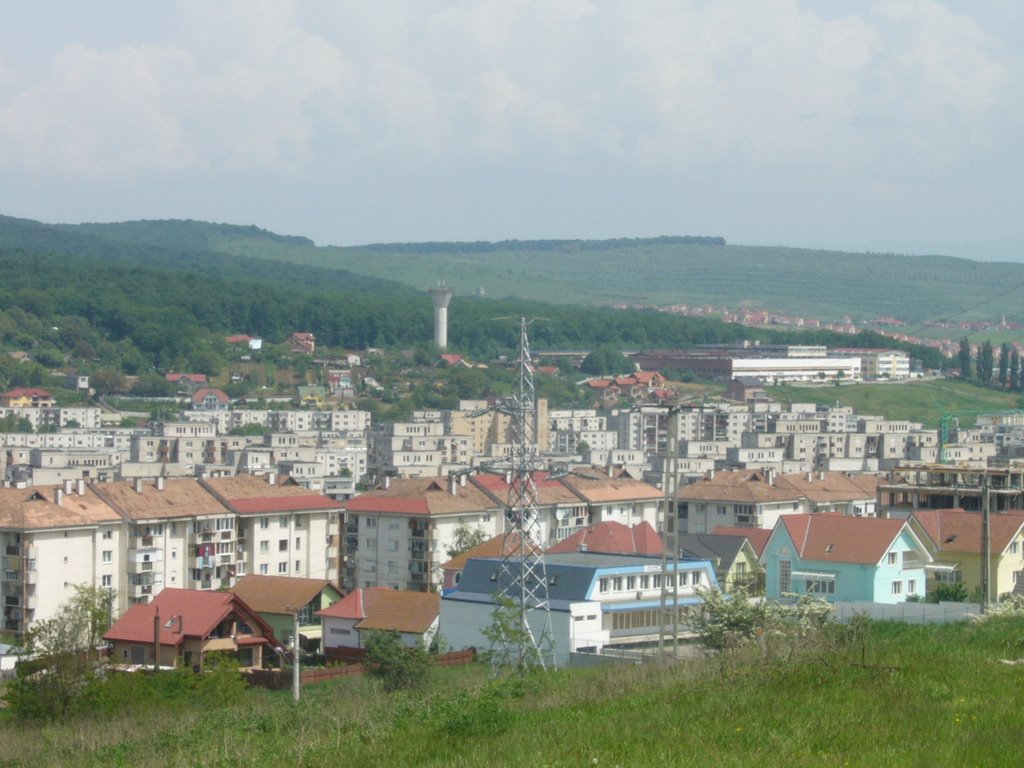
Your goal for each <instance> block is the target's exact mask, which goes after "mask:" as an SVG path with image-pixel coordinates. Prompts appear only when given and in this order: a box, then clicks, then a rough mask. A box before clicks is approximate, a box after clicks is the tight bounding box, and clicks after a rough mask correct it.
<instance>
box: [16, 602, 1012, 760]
mask: <svg viewBox="0 0 1024 768" xmlns="http://www.w3.org/2000/svg"><path fill="white" fill-rule="evenodd" d="M1021 656H1024V620H1021V619H1019V618H1018V619H997V620H994V621H992V622H990V623H987V624H982V625H979V624H958V625H948V626H942V627H911V626H907V625H900V624H875V625H872V626H871V627H870V629H869V634H868V636H867V639H866V640H865V642H864V644H863V646H861V645H859V644H854V645H851V646H846V647H845V649H844V653H843V655H837V654H825V655H813V656H804V657H800V658H795V659H791V660H789V661H775V662H772V663H767V662H763V661H759V660H739V661H734V662H730V663H727V664H726V663H719V661H718V660H715V661H714V662H711V663H702V662H695V663H691V664H680V665H677V666H672V667H668V668H663V667H660V666H658V665H650V666H645V667H635V666H625V667H605V668H599V669H590V670H564V671H559V672H556V673H552V674H548V675H541V676H538V677H532V678H526V679H523V680H518V679H511V680H503V681H495V680H491V679H489V678H488V676H487V671H486V669H484V668H482V667H474V668H469V669H449V670H439V671H438V673H437V674H436V679H435V682H434V684H433V686H432V687H431V688H430V689H429V690H428V691H424V692H420V693H416V694H391V695H389V694H385V693H383V692H382V691H381V690H380V689H379V688H378V687H376V686H375V685H374V683H373V682H372V681H370V680H346V681H342V682H339V683H336V684H324V685H319V686H310V687H308V688H306V689H305V691H304V697H303V701H302V702H301V703H300V704H299V705H294V704H293V703H292V702H291V701H290V699H289V697H288V693H287V692H281V693H274V694H271V693H266V692H263V691H252V692H250V693H249V694H247V697H248V698H247V700H246V701H245V702H244V703H243V704H241V705H235V706H231V707H226V708H222V709H210V710H207V711H201V710H199V709H195V710H189V711H186V712H185V713H184V714H178V715H176V716H174V717H171V716H160V715H159V714H152V713H149V714H147V713H146V712H144V711H141V712H139V713H137V714H135V715H132V716H125V717H121V718H116V719H113V720H106V721H92V720H82V721H75V722H65V723H55V724H52V725H49V726H46V727H38V726H23V725H20V724H16V723H12V722H6V723H3V724H2V725H0V728H2V730H3V738H2V739H0V765H10V766H18V765H32V766H34V768H44V767H45V766H56V765H75V766H147V765H160V766H193V765H213V766H218V765H224V766H228V765H248V766H281V765H302V766H321V765H323V766H327V765H338V764H342V763H344V764H352V765H359V766H366V767H367V768H369V767H372V766H389V767H390V766H406V765H410V766H411V765H416V766H481V765H485V766H523V767H524V768H526V767H529V768H540V767H541V766H593V765H597V766H616V765H617V766H623V767H625V766H650V765H686V766H694V767H696V768H699V767H700V766H715V768H722V767H723V766H726V767H728V766H751V765H758V766H805V765H815V766H872V768H873V767H874V766H879V765H886V766H916V765H921V766H936V765H943V766H953V765H972V766H974V765H978V766H981V765H984V766H1003V765H1006V766H1010V765H1019V764H1020V754H1021V747H1022V735H1021V729H1020V722H1021V718H1022V715H1024V704H1022V697H1021V696H1020V690H1021V685H1022V683H1024V667H1021V666H1009V665H1005V664H1001V663H999V660H1000V659H1017V658H1019V657H1021Z"/></svg>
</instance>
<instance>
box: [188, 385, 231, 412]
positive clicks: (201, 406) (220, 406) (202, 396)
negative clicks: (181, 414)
mask: <svg viewBox="0 0 1024 768" xmlns="http://www.w3.org/2000/svg"><path fill="white" fill-rule="evenodd" d="M230 403H231V398H230V397H228V396H227V395H226V394H225V393H224V392H222V391H221V390H219V389H210V388H209V387H203V388H202V389H199V390H196V392H195V393H194V394H193V395H192V410H193V411H226V410H227V409H228V405H230Z"/></svg>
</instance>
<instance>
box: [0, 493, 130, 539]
mask: <svg viewBox="0 0 1024 768" xmlns="http://www.w3.org/2000/svg"><path fill="white" fill-rule="evenodd" d="M58 492H60V494H61V496H62V498H61V503H60V504H57V503H56V502H57V495H58ZM119 522H121V516H120V515H118V514H117V512H116V511H115V510H114V509H113V508H112V507H111V506H110V505H109V504H107V503H106V502H105V501H104V500H103V499H102V498H100V497H99V496H97V495H96V494H95V493H94V492H93V490H92V486H90V485H87V486H86V487H85V493H84V494H83V495H81V496H79V495H78V493H77V492H74V491H73V492H71V493H63V491H61V490H60V489H59V488H58V487H57V486H49V485H37V486H33V487H31V488H0V528H13V529H17V530H34V529H45V528H72V527H77V526H90V525H99V524H102V523H119Z"/></svg>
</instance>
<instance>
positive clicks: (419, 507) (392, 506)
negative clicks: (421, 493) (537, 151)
mask: <svg viewBox="0 0 1024 768" xmlns="http://www.w3.org/2000/svg"><path fill="white" fill-rule="evenodd" d="M345 508H346V509H347V510H348V511H349V512H394V513H398V514H400V515H429V514H430V508H429V507H428V506H427V500H426V499H400V498H395V497H393V496H392V497H384V498H381V497H373V496H371V497H367V496H365V495H363V496H356V497H355V498H354V499H349V500H348V501H347V502H345Z"/></svg>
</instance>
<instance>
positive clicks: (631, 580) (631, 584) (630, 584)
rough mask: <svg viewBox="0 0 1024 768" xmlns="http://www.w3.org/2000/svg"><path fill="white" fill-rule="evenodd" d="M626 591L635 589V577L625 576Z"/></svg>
mask: <svg viewBox="0 0 1024 768" xmlns="http://www.w3.org/2000/svg"><path fill="white" fill-rule="evenodd" d="M626 589H629V590H633V589H636V576H627V577H626Z"/></svg>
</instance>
